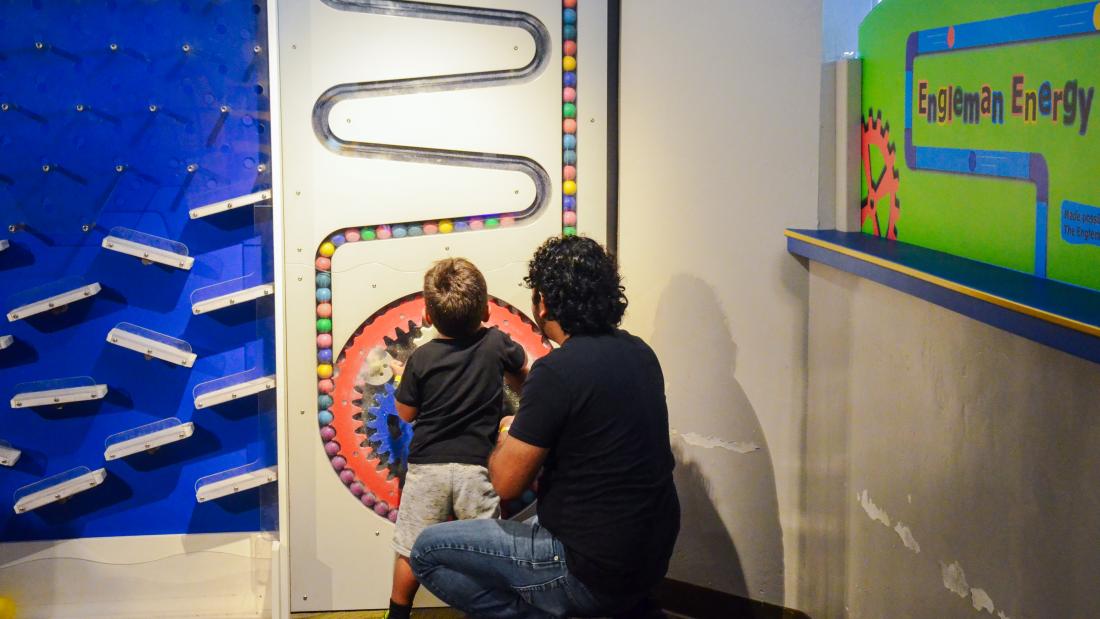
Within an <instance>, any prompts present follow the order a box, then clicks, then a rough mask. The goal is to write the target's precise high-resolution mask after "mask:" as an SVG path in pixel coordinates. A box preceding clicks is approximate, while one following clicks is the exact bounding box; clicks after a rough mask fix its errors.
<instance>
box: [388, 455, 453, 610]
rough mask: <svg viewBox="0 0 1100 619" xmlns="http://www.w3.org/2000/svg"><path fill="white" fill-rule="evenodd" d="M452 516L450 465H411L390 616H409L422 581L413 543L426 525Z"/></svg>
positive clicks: (397, 543)
mask: <svg viewBox="0 0 1100 619" xmlns="http://www.w3.org/2000/svg"><path fill="white" fill-rule="evenodd" d="M450 515H451V484H450V471H449V470H448V465H446V464H420V465H418V464H410V465H409V469H408V472H407V473H406V474H405V486H404V488H403V490H402V495H401V509H400V510H399V511H398V512H397V526H396V530H395V532H394V536H393V549H394V551H395V552H396V553H397V557H396V558H395V560H394V564H393V588H392V589H391V590H390V616H391V617H393V618H395V619H396V618H397V617H401V616H408V609H409V608H410V607H411V606H412V602H413V598H414V597H415V596H416V590H417V589H419V588H420V584H419V583H418V582H417V581H416V576H414V575H413V572H412V568H410V567H409V558H408V557H409V553H410V552H411V551H412V545H413V542H415V541H416V538H417V537H418V536H419V535H420V532H421V531H423V530H424V529H425V528H426V527H428V526H429V525H432V524H436V523H439V522H446V521H447V519H448V518H450Z"/></svg>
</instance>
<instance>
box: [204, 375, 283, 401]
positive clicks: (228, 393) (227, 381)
mask: <svg viewBox="0 0 1100 619" xmlns="http://www.w3.org/2000/svg"><path fill="white" fill-rule="evenodd" d="M274 388H275V375H274V374H265V373H264V372H263V371H262V370H261V369H259V368H253V369H251V370H247V371H245V372H240V373H238V374H231V375H229V376H223V377H221V378H217V379H214V380H211V381H207V382H204V383H199V384H198V385H195V389H194V390H193V391H192V395H193V397H194V400H195V408H198V409H203V408H209V407H211V406H217V405H218V404H223V403H225V402H232V401H233V400H236V399H239V398H244V397H248V396H250V395H255V394H257V393H261V392H264V391H270V390H271V389H274Z"/></svg>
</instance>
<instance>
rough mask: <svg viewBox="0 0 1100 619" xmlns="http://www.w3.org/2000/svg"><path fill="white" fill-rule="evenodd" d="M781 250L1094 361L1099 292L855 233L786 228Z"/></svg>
mask: <svg viewBox="0 0 1100 619" xmlns="http://www.w3.org/2000/svg"><path fill="white" fill-rule="evenodd" d="M787 250H788V251H789V252H790V253H792V254H795V255H797V256H802V257H804V258H807V259H809V260H813V261H815V262H820V263H822V264H825V265H828V266H831V267H833V268H836V269H840V270H842V271H846V272H848V273H852V274H853V275H858V276H860V277H864V278H867V279H870V280H872V281H874V282H877V283H879V284H883V285H885V286H889V287H891V288H894V289H895V290H899V291H901V292H904V293H906V294H910V295H913V296H915V297H919V298H921V299H924V300H925V301H928V302H930V303H935V304H936V305H939V306H941V307H945V308H947V309H949V310H952V311H955V312H958V313H960V314H962V315H964V316H968V317H970V318H973V319H974V320H978V321H981V322H984V323H986V324H989V325H992V326H994V327H997V328H999V329H1003V330H1005V331H1009V332H1011V333H1015V334H1016V335H1019V336H1021V337H1025V338H1027V339H1029V340H1032V341H1035V342H1038V343H1040V344H1044V345H1046V346H1050V347H1052V348H1056V349H1058V350H1061V351H1064V352H1067V353H1069V354H1071V355H1074V356H1077V357H1081V358H1083V359H1087V360H1089V361H1092V362H1094V363H1100V292H1097V291H1093V290H1089V289H1087V288H1081V287H1078V286H1072V285H1069V284H1063V283H1060V282H1056V281H1052V280H1049V279H1043V278H1040V277H1035V276H1033V275H1028V274H1026V273H1021V272H1018V271H1013V270H1010V269H1005V268H1001V267H996V266H992V265H989V264H985V263H982V262H977V261H974V260H968V259H966V258H959V257H957V256H952V255H950V254H945V253H943V252H938V251H934V250H930V249H925V248H923V247H917V246H916V245H910V244H908V243H900V242H897V241H887V240H885V239H880V238H878V237H874V236H870V235H867V234H862V233H859V232H837V231H835V230H788V231H787Z"/></svg>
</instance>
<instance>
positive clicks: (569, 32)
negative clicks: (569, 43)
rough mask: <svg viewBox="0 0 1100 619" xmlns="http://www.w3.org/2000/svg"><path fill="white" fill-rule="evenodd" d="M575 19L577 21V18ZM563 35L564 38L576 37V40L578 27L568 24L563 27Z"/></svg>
mask: <svg viewBox="0 0 1100 619" xmlns="http://www.w3.org/2000/svg"><path fill="white" fill-rule="evenodd" d="M573 21H576V20H573ZM561 36H562V38H563V39H574V40H576V38H577V27H576V26H575V25H573V24H566V25H565V26H564V27H563V28H562V29H561Z"/></svg>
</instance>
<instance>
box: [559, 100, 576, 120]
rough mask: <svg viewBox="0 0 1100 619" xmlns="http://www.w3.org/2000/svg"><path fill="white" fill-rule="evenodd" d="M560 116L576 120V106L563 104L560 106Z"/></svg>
mask: <svg viewBox="0 0 1100 619" xmlns="http://www.w3.org/2000/svg"><path fill="white" fill-rule="evenodd" d="M561 115H562V116H564V117H566V118H576V117H577V106H575V105H573V104H572V103H563V104H562V105H561Z"/></svg>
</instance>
